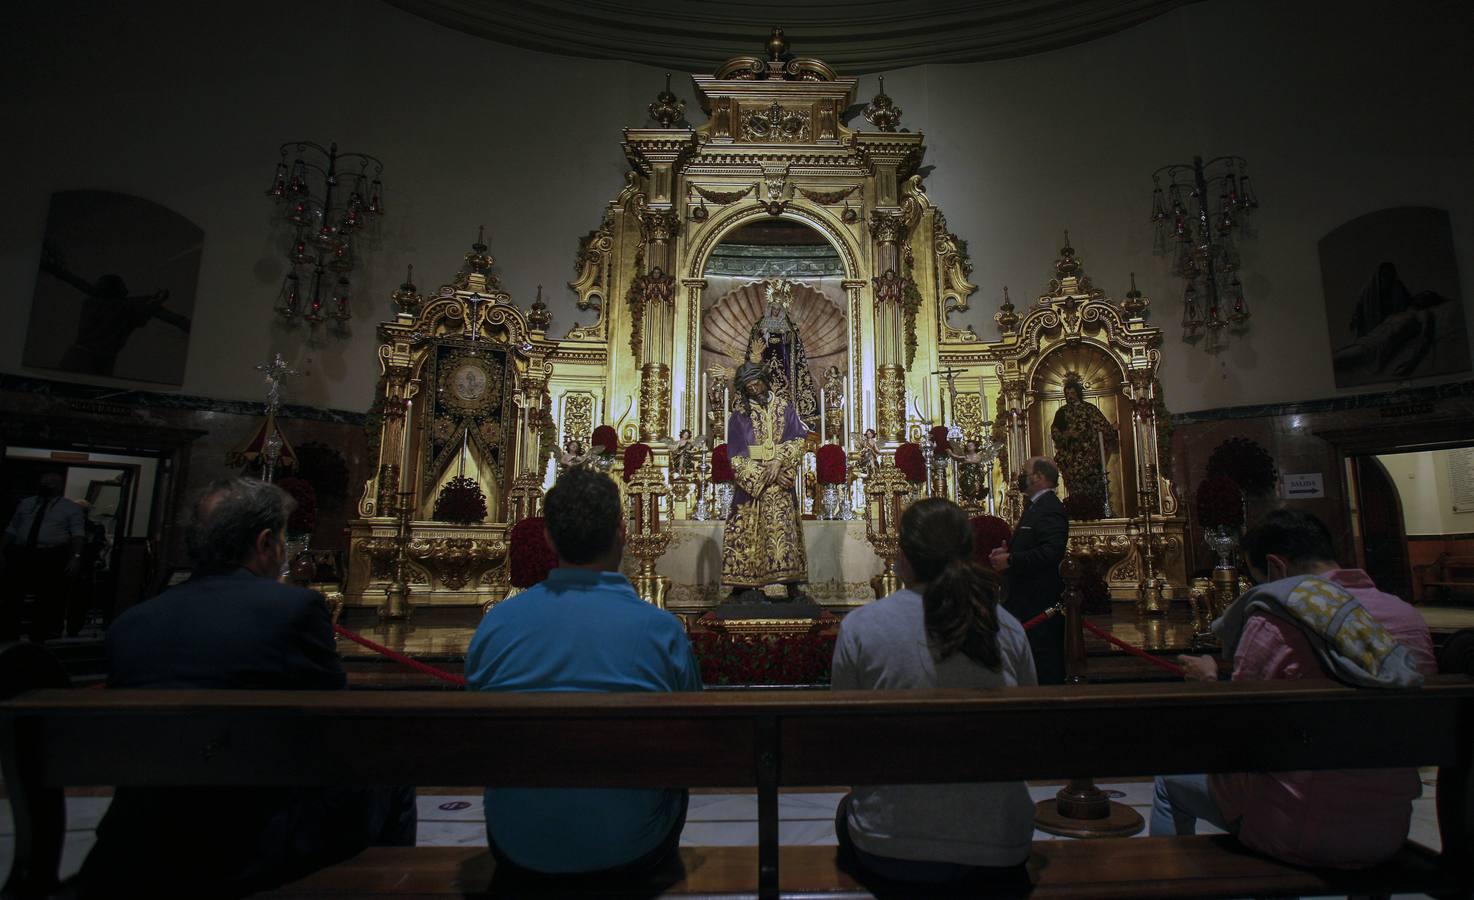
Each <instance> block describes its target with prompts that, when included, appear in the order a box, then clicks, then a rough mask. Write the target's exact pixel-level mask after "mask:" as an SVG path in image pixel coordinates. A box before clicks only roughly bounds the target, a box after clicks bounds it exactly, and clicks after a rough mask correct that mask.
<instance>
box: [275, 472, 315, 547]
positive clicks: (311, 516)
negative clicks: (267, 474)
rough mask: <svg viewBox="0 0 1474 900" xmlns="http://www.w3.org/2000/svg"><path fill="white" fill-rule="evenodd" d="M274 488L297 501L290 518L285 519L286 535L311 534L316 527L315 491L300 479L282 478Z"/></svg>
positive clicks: (309, 484)
mask: <svg viewBox="0 0 1474 900" xmlns="http://www.w3.org/2000/svg"><path fill="white" fill-rule="evenodd" d="M276 486H277V487H279V488H281V489H282V490H284V491H286V492H287V493H288V494H290V495H291V496H292V499H293V500H295V501H297V506H296V508H294V509H293V510H292V515H291V518H289V519H287V534H311V533H312V529H314V528H316V527H317V491H316V490H315V489H314V488H313V487H312V485H311V483H309V482H307V481H305V480H303V479H301V478H283V479H281V480H280V481H278V482H277V483H276Z"/></svg>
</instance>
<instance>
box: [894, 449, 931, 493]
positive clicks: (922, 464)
mask: <svg viewBox="0 0 1474 900" xmlns="http://www.w3.org/2000/svg"><path fill="white" fill-rule="evenodd" d="M896 468H898V469H900V470H901V474H902V475H905V476H906V480H907V481H909V482H911V483H912V484H919V483H921V482H924V481H926V457H924V456H922V455H921V447H920V446H919V445H917V444H913V443H911V442H910V441H907V442H906V443H904V444H902V445H901V446H899V447H897V448H896Z"/></svg>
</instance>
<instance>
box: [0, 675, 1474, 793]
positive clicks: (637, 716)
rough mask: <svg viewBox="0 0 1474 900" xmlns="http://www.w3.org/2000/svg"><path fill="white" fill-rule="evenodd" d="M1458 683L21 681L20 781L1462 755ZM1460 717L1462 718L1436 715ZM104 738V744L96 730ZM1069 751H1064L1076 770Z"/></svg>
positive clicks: (491, 779) (1463, 686) (980, 768)
mask: <svg viewBox="0 0 1474 900" xmlns="http://www.w3.org/2000/svg"><path fill="white" fill-rule="evenodd" d="M1471 715H1474V683H1471V681H1470V680H1469V679H1468V678H1467V677H1465V676H1440V677H1438V678H1434V679H1431V680H1430V682H1429V683H1428V684H1427V685H1426V686H1424V687H1423V688H1420V689H1415V690H1388V691H1372V690H1358V689H1354V688H1347V687H1343V686H1340V685H1337V684H1334V683H1331V682H1325V681H1300V682H1288V681H1286V682H1272V683H1263V684H1257V685H1253V684H1244V683H1239V684H1172V683H1166V684H1161V683H1158V684H1133V685H1082V686H1069V687H1046V688H1020V689H1014V690H1008V691H996V692H982V691H834V692H828V693H808V692H805V693H793V692H784V691H771V692H769V691H761V692H752V693H711V694H570V693H546V694H473V693H464V694H461V693H445V692H440V691H427V692H398V691H396V692H382V693H379V692H356V691H332V692H319V691H138V690H106V691H80V690H67V689H42V690H35V691H29V692H27V693H24V694H22V695H20V696H17V697H15V698H13V699H11V700H9V701H7V702H5V703H3V704H0V721H3V722H4V723H5V725H6V726H7V727H8V728H10V729H13V730H16V732H17V735H18V737H19V739H21V740H23V741H25V742H26V743H28V744H30V745H31V746H32V747H33V748H35V749H36V750H38V751H40V757H41V759H40V763H39V765H40V767H41V768H40V770H39V772H38V773H34V774H37V775H38V776H39V778H40V779H41V783H43V784H46V785H49V786H64V785H88V784H99V785H162V784H169V785H251V784H255V785H268V784H275V785H290V784H301V785H309V784H350V783H400V784H408V783H419V784H467V785H471V784H496V785H506V786H537V785H563V786H575V785H586V786H592V785H598V786H604V787H662V786H663V787H680V786H687V787H744V786H753V785H755V784H757V783H758V780H759V778H758V774H757V771H756V769H757V763H758V761H759V755H760V754H772V755H773V757H774V759H773V765H774V766H775V768H776V773H777V774H776V777H777V782H778V784H780V785H784V786H804V785H835V784H870V783H899V782H923V783H924V782H950V781H966V780H999V779H1019V778H1064V777H1070V776H1075V775H1087V774H1093V775H1097V776H1131V775H1152V774H1166V773H1174V772H1195V771H1245V770H1249V771H1252V770H1264V769H1281V770H1283V769H1326V768H1347V767H1357V768H1367V767H1378V766H1415V765H1438V766H1450V767H1458V766H1467V765H1468V764H1469V762H1470V758H1471V751H1474V744H1471V733H1474V718H1471ZM1460 723H1462V724H1463V725H1464V727H1457V726H1458V725H1459V724H1460ZM100 747H106V748H108V749H107V752H105V753H104V752H98V748H100ZM1082 770H1083V771H1082Z"/></svg>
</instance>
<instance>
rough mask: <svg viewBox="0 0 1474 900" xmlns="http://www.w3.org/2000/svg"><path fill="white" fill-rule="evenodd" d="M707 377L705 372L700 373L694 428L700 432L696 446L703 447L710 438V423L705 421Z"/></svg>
mask: <svg viewBox="0 0 1474 900" xmlns="http://www.w3.org/2000/svg"><path fill="white" fill-rule="evenodd" d="M709 377H710V376H708V375H707V373H705V372H702V373H701V384H700V385H699V387H700V390H701V398H700V399H699V400H697V401H696V415H697V419H696V430H697V431H700V432H701V438H700V443H699V444H698V445H697V446H700V447H705V446H706V445H707V441H709V440H710V439H711V423H710V422H708V421H706V383H707V379H708V378H709Z"/></svg>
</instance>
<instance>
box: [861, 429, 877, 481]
mask: <svg viewBox="0 0 1474 900" xmlns="http://www.w3.org/2000/svg"><path fill="white" fill-rule="evenodd" d="M856 468H858V469H859V470H860V471H861V472H864V473H865V475H866V476H867V477H868V476H870V475H874V474H875V470H876V469H878V468H880V443H879V442H878V441H877V440H876V434H875V429H874V428H867V429H865V437H864V438H862V439H861V440H860V461H859V465H858V466H857V467H856Z"/></svg>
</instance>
